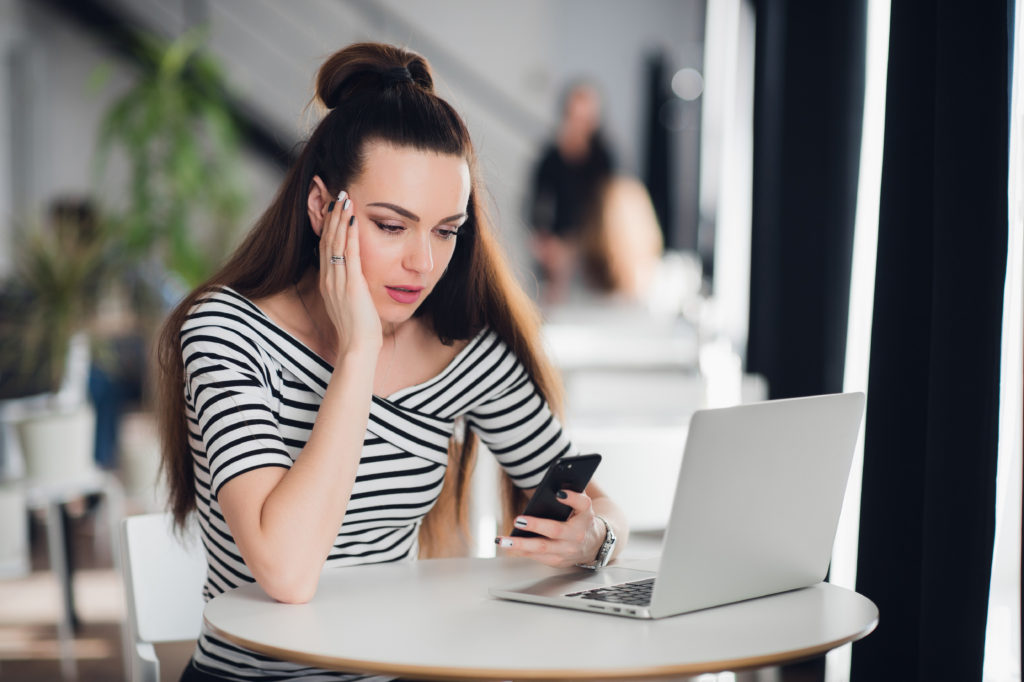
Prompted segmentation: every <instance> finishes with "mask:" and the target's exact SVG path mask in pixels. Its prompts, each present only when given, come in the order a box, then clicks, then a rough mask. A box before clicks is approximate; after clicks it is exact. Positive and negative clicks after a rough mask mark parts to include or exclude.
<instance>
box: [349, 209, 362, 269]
mask: <svg viewBox="0 0 1024 682" xmlns="http://www.w3.org/2000/svg"><path fill="white" fill-rule="evenodd" d="M345 265H346V267H351V268H353V272H362V260H361V259H360V255H359V219H358V218H356V215H355V211H354V210H353V212H352V215H351V217H349V218H348V229H347V230H346V234H345Z"/></svg>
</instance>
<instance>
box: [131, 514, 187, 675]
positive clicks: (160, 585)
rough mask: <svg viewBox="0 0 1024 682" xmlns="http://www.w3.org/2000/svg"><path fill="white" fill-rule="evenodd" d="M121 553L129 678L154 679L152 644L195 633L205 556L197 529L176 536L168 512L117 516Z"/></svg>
mask: <svg viewBox="0 0 1024 682" xmlns="http://www.w3.org/2000/svg"><path fill="white" fill-rule="evenodd" d="M121 558H122V561H121V570H122V572H123V574H124V575H123V577H124V586H125V596H126V605H127V624H128V632H127V633H126V635H127V636H126V637H125V639H126V640H127V641H126V645H127V648H128V652H127V653H128V661H127V664H128V666H129V667H128V670H129V672H130V679H132V680H150V679H154V680H158V679H159V663H158V662H157V659H156V655H155V651H154V649H153V646H152V645H153V644H155V643H161V642H176V641H183V640H190V639H193V640H194V639H197V638H198V637H199V629H200V626H201V624H202V617H203V607H204V605H205V602H204V600H203V595H202V589H203V582H204V580H205V579H206V557H205V554H204V551H203V545H202V543H201V542H200V540H199V531H198V528H197V527H196V525H195V524H194V523H193V524H191V525H190V526H189V528H188V529H187V531H186V532H185V533H184V534H183V535H182V536H180V537H179V536H178V535H177V534H175V532H174V529H173V520H172V518H171V515H170V514H166V513H161V514H142V515H139V516H129V517H128V518H125V519H124V520H122V521H121Z"/></svg>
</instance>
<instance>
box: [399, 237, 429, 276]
mask: <svg viewBox="0 0 1024 682" xmlns="http://www.w3.org/2000/svg"><path fill="white" fill-rule="evenodd" d="M404 260H405V267H406V269H408V270H412V271H413V272H416V273H419V274H426V273H428V272H430V271H431V270H433V269H434V253H433V250H432V249H431V245H430V234H429V233H427V234H424V235H416V236H414V237H413V238H412V239H410V240H409V241H408V243H407V245H406V250H405V259H404Z"/></svg>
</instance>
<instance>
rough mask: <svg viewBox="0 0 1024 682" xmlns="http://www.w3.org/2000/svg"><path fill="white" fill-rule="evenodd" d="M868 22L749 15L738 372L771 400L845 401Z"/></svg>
mask: <svg viewBox="0 0 1024 682" xmlns="http://www.w3.org/2000/svg"><path fill="white" fill-rule="evenodd" d="M866 12H867V10H866V1H865V0H850V1H848V2H839V3H835V2H799V3H798V2H791V3H789V2H785V1H784V0H778V1H776V0H764V1H763V2H758V3H756V21H757V39H756V44H755V67H754V68H755V72H754V187H753V192H754V196H753V224H752V233H751V263H750V327H749V332H748V344H747V370H748V371H750V372H756V373H759V374H762V375H764V376H765V377H766V378H767V380H768V386H769V391H770V395H771V397H772V398H788V397H795V396H802V395H813V394H820V393H833V392H837V391H840V390H841V389H842V382H843V367H844V364H845V357H846V324H847V314H848V309H849V283H850V261H851V252H852V244H853V226H854V216H855V210H856V198H857V176H858V167H859V158H860V157H859V150H860V134H861V121H862V116H863V102H864V54H865V42H864V41H865V26H866Z"/></svg>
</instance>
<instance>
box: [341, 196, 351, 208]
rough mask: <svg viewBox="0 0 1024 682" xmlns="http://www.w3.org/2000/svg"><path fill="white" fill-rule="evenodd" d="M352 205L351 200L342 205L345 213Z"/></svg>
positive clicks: (346, 200)
mask: <svg viewBox="0 0 1024 682" xmlns="http://www.w3.org/2000/svg"><path fill="white" fill-rule="evenodd" d="M351 205H352V200H351V199H345V203H344V204H342V205H341V208H342V210H343V211H347V210H348V207H349V206H351Z"/></svg>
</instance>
